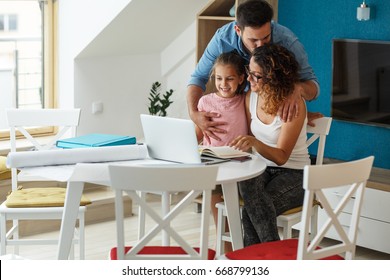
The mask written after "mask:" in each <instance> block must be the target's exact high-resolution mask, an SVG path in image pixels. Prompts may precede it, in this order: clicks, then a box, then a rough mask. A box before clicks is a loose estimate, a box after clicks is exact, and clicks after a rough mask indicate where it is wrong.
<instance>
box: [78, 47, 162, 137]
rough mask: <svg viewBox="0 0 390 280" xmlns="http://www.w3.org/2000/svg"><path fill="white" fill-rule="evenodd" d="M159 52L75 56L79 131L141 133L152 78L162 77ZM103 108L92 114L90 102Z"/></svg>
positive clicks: (154, 79)
mask: <svg viewBox="0 0 390 280" xmlns="http://www.w3.org/2000/svg"><path fill="white" fill-rule="evenodd" d="M159 62H160V55H159V54H151V55H143V56H141V55H137V56H121V57H111V58H87V59H78V60H76V63H75V105H76V107H79V108H81V109H82V110H81V119H80V126H79V128H78V134H80V135H81V134H86V133H93V132H95V133H97V132H100V133H112V134H131V135H134V136H137V137H141V136H142V135H141V125H140V121H139V114H140V113H147V112H148V109H147V101H148V100H147V97H148V94H149V89H150V87H151V85H152V83H153V82H155V81H157V80H160V81H161V75H160V73H161V70H160V63H159ZM93 102H102V103H103V112H102V113H99V114H92V110H91V109H92V103H93Z"/></svg>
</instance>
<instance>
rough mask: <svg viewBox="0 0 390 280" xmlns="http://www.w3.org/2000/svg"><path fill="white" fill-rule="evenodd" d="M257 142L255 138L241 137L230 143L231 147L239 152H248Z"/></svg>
mask: <svg viewBox="0 0 390 280" xmlns="http://www.w3.org/2000/svg"><path fill="white" fill-rule="evenodd" d="M256 141H258V140H257V139H256V138H255V137H254V136H249V135H240V136H238V137H237V138H236V139H234V140H233V141H232V142H230V143H229V146H230V147H233V148H235V149H237V150H240V151H244V152H246V151H248V150H250V149H251V148H252V147H253V146H254V145H255V144H256Z"/></svg>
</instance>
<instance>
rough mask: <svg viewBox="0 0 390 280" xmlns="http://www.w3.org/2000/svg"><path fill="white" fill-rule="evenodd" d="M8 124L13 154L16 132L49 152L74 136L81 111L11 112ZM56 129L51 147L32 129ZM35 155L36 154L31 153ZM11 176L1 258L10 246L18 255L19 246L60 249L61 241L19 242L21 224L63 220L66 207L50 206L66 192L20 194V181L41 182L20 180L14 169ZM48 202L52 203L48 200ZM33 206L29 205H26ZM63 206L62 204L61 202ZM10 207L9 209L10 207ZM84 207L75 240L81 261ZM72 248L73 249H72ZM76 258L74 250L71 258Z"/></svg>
mask: <svg viewBox="0 0 390 280" xmlns="http://www.w3.org/2000/svg"><path fill="white" fill-rule="evenodd" d="M6 113H7V121H8V125H9V128H10V140H11V141H10V142H11V152H17V147H16V134H17V131H18V132H20V133H21V134H23V135H24V136H25V137H26V139H27V140H28V141H29V144H30V145H32V147H33V150H47V149H52V148H54V147H55V144H56V141H57V139H59V138H60V137H62V136H63V135H65V133H66V132H67V131H70V132H71V134H70V135H69V136H70V137H71V136H74V135H75V131H76V127H77V126H78V124H79V117H80V109H31V110H30V109H8V110H7V112H6ZM46 126H54V127H57V129H58V131H57V133H56V135H55V136H54V137H53V138H52V139H51V140H50V142H49V143H47V144H43V143H41V141H39V140H38V139H37V138H36V137H35V138H34V137H33V136H32V135H31V134H30V132H29V128H30V129H31V128H34V127H46ZM31 153H34V151H31ZM11 172H12V194H11V195H10V196H9V197H8V198H7V200H6V201H4V202H3V203H2V204H1V206H0V233H1V255H4V254H6V248H7V246H14V253H15V254H19V246H20V245H57V244H58V239H55V240H53V239H32V238H20V236H19V235H20V234H19V230H20V229H19V221H20V220H61V219H62V213H63V207H62V206H54V207H53V206H52V205H56V204H58V202H56V203H51V202H52V201H51V198H53V199H54V198H56V199H57V200H58V196H62V195H65V191H66V189H65V188H45V187H43V188H26V189H23V190H18V182H20V181H40V179H39V178H28V177H24V178H23V177H21V174H22V173H21V174H19V175H18V172H17V170H16V168H11ZM15 194H17V197H19V198H20V199H21V201H22V202H21V203H19V202H18V201H16V205H11V202H10V198H11V197H12V198H15V197H14V195H15ZM47 198H49V199H47ZM33 199H34V201H35V202H34V203H33V204H32V205H31V203H29V205H26V204H25V203H23V201H26V202H31V201H32V200H33ZM62 203H63V202H62ZM7 205H8V206H9V207H8V206H7ZM38 205H39V206H38ZM85 210H86V208H85V206H80V208H79V215H78V220H79V230H78V234H77V235H76V237H77V238H76V237H75V239H74V242H73V243H74V244H75V243H78V245H79V249H80V252H79V258H80V259H84V252H85V249H84V247H85V245H84V213H85ZM9 220H12V227H11V229H9V230H8V231H7V221H9ZM72 248H73V246H72ZM73 255H74V252H73V249H72V256H73Z"/></svg>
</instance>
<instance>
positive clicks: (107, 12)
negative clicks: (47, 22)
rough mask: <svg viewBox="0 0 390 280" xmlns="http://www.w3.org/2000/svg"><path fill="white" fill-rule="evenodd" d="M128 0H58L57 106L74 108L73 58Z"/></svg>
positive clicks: (129, 0)
mask: <svg viewBox="0 0 390 280" xmlns="http://www.w3.org/2000/svg"><path fill="white" fill-rule="evenodd" d="M129 2H131V0H115V1H96V0H83V1H79V0H59V2H58V9H59V15H58V44H59V50H58V52H59V55H58V63H59V69H58V71H59V81H58V88H59V96H58V106H59V107H61V108H67V107H69V108H71V107H74V105H75V104H74V81H73V77H74V73H73V71H74V70H73V69H74V65H73V64H74V63H73V60H74V58H75V57H76V56H77V55H78V54H79V53H80V52H81V51H82V49H84V48H85V47H86V46H87V45H88V43H89V42H90V41H91V40H92V39H93V38H95V37H96V36H97V34H98V33H99V32H100V31H101V30H102V29H103V28H104V27H105V26H106V25H107V24H108V23H109V22H110V21H111V20H112V19H113V18H114V17H115V16H116V15H117V14H118V13H119V12H120V11H121V10H122V9H123V7H125V6H126V5H127V4H128V3H129Z"/></svg>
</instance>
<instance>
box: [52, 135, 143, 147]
mask: <svg viewBox="0 0 390 280" xmlns="http://www.w3.org/2000/svg"><path fill="white" fill-rule="evenodd" d="M136 142H137V141H136V138H135V137H134V136H123V135H112V134H98V133H94V134H87V135H83V136H79V137H72V138H67V139H61V140H58V141H57V143H56V146H57V147H58V148H63V149H71V148H87V147H104V146H119V145H132V144H135V143H136Z"/></svg>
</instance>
